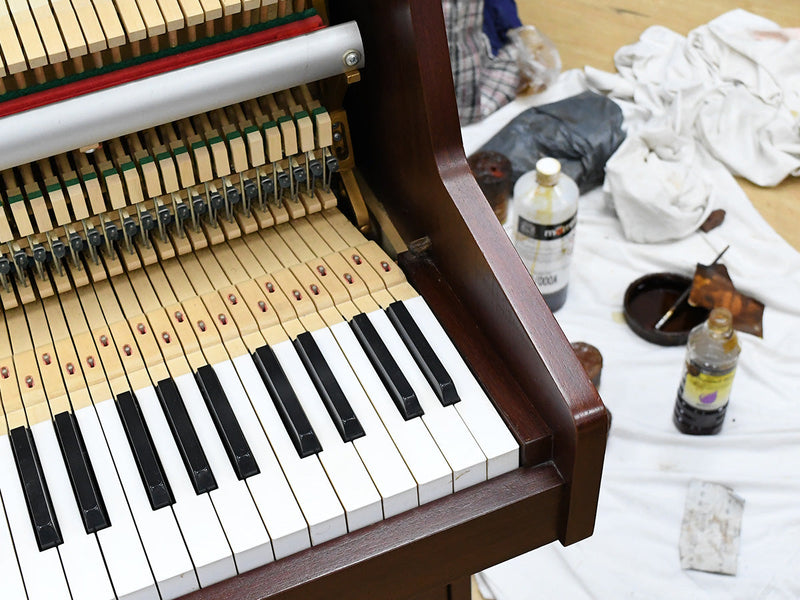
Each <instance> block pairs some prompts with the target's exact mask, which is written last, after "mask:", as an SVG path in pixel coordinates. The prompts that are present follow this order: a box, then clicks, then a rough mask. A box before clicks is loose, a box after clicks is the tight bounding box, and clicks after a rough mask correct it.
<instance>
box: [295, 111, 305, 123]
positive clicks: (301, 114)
mask: <svg viewBox="0 0 800 600" xmlns="http://www.w3.org/2000/svg"><path fill="white" fill-rule="evenodd" d="M307 116H308V113H307V112H306V111H304V110H301V111H298V112H296V113H294V120H295V121H299V120H300V119H302V118H303V117H307Z"/></svg>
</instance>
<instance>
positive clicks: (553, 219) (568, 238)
mask: <svg viewBox="0 0 800 600" xmlns="http://www.w3.org/2000/svg"><path fill="white" fill-rule="evenodd" d="M578 195H579V192H578V186H577V185H576V184H575V182H574V181H572V179H570V178H569V177H568V176H567V175H564V174H563V173H562V172H561V163H559V162H558V161H557V160H556V159H555V158H542V159H539V161H538V162H537V163H536V170H535V171H530V172H528V173H525V174H524V175H523V176H522V177H520V178H519V179H518V180H517V183H516V184H515V185H514V221H513V228H514V229H513V235H512V238H513V241H514V246H515V247H516V249H517V252H518V253H519V255H520V257H521V258H522V262H524V263H525V266H526V267H528V271H529V272H530V274H531V276H532V277H533V280H534V282H536V285H537V286H538V288H539V291H540V292H541V293H542V296H543V297H544V300H545V302H547V306H549V307H550V310H552V311H556V310H558V309H559V308H561V307H562V306H563V305H564V302H565V301H566V299H567V285H568V284H569V266H570V262H571V261H572V250H573V246H574V245H575V224H576V222H577V212H578Z"/></svg>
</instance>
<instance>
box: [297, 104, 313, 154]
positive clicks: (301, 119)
mask: <svg viewBox="0 0 800 600" xmlns="http://www.w3.org/2000/svg"><path fill="white" fill-rule="evenodd" d="M294 118H295V123H296V125H297V141H298V145H299V148H300V152H313V151H314V124H313V123H312V121H311V117H310V116H309V114H308V113H307V112H306V111H301V112H298V113H296V114H295V115H294Z"/></svg>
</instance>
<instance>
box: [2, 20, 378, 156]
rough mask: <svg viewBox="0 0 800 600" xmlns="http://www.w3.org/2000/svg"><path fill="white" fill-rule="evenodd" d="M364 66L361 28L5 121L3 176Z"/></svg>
mask: <svg viewBox="0 0 800 600" xmlns="http://www.w3.org/2000/svg"><path fill="white" fill-rule="evenodd" d="M346 61H347V62H346ZM363 64H364V46H363V44H362V41H361V34H360V33H359V30H358V26H357V25H356V23H355V22H350V23H343V24H341V25H335V26H333V27H327V28H325V29H321V30H319V31H315V32H312V33H308V34H305V35H300V36H297V37H293V38H289V39H286V40H282V41H279V42H274V43H272V44H269V45H266V46H261V47H258V48H253V49H250V50H244V51H242V52H237V53H235V54H231V55H229V56H223V57H221V58H215V59H212V60H210V61H207V62H204V63H201V64H197V65H192V66H189V67H184V68H181V69H176V70H175V71H170V72H168V73H163V74H160V75H153V76H151V77H146V78H144V79H140V80H138V81H132V82H129V83H124V84H121V85H118V86H115V87H113V88H108V89H105V90H100V91H97V92H91V93H89V94H86V95H83V96H79V97H76V98H71V99H69V100H63V101H61V102H56V103H54V104H49V105H46V106H42V107H39V108H33V109H31V110H27V111H25V112H22V113H18V114H14V115H9V116H7V117H3V118H0V170H2V169H6V168H9V167H13V166H16V165H20V164H24V163H29V162H32V161H34V160H38V159H40V158H44V157H47V156H52V155H54V154H58V153H60V152H66V151H68V150H74V149H76V148H81V147H84V146H88V145H91V144H94V143H97V142H101V141H105V140H108V139H111V138H115V137H119V136H121V135H125V134H128V133H133V132H135V131H141V130H142V129H147V128H148V127H153V126H155V125H160V124H162V123H169V122H170V121H175V120H176V119H182V118H184V117H189V116H192V115H196V114H198V113H201V112H205V111H209V110H212V109H214V108H219V107H222V106H227V105H229V104H234V103H236V102H242V101H244V100H247V99H250V98H255V97H257V96H261V95H264V94H269V93H273V92H277V91H280V90H284V89H287V88H291V87H294V86H297V85H300V84H303V83H309V82H312V81H317V80H320V79H324V78H326V77H332V76H334V75H337V74H340V73H344V72H345V71H349V70H352V69H355V68H360V67H362V66H363Z"/></svg>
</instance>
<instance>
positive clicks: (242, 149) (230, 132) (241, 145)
mask: <svg viewBox="0 0 800 600" xmlns="http://www.w3.org/2000/svg"><path fill="white" fill-rule="evenodd" d="M223 134H224V135H225V140H226V141H227V142H228V149H229V150H230V155H231V158H232V159H233V169H234V171H236V172H237V173H243V172H244V171H247V170H248V169H249V168H250V167H251V166H253V167H256V166H258V165H255V164H254V165H250V164H249V162H248V160H247V147H246V146H245V141H244V138H243V137H242V134H241V132H240V131H238V130H237V129H236V128H235V127H234V126H233V125H228V126H226V127H224V128H223Z"/></svg>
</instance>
